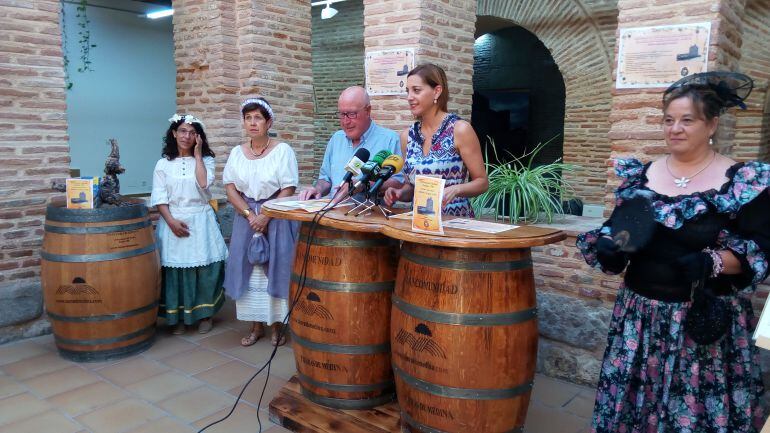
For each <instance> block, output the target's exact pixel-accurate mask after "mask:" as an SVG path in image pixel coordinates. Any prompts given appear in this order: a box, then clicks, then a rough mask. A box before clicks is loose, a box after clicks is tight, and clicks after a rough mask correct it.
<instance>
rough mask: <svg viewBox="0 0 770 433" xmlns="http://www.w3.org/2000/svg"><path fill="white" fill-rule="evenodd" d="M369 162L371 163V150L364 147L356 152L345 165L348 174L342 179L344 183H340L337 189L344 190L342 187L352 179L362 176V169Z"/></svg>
mask: <svg viewBox="0 0 770 433" xmlns="http://www.w3.org/2000/svg"><path fill="white" fill-rule="evenodd" d="M367 161H369V150H368V149H364V148H363V147H362V148H359V149H358V150H356V153H355V154H354V155H353V157H352V158H350V161H348V163H347V164H345V171H346V172H347V173H345V177H343V178H342V182H340V185H339V186H338V187H337V188H342V185H345V184H346V183H347V182H350V179H352V178H353V176H358V175H359V174H361V167H362V166H363V165H364V163H366V162H367Z"/></svg>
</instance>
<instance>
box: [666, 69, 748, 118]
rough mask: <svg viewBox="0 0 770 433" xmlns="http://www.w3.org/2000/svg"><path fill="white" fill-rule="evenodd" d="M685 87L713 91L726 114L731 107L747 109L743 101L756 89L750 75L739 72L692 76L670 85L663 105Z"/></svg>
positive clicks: (719, 72)
mask: <svg viewBox="0 0 770 433" xmlns="http://www.w3.org/2000/svg"><path fill="white" fill-rule="evenodd" d="M684 87H692V88H695V89H697V88H699V87H707V88H710V89H712V90H713V91H714V92H716V94H717V96H719V99H720V100H721V102H722V111H723V112H724V111H725V110H727V109H728V108H731V107H740V108H741V109H742V110H745V109H746V104H745V103H744V102H743V101H745V100H746V98H748V97H749V94H751V90H752V89H753V88H754V81H753V80H752V79H751V78H750V77H749V76H748V75H744V74H741V73H739V72H727V71H713V72H701V73H698V74H692V75H688V76H686V77H684V78H682V79H681V80H679V81H677V82H676V83H674V84H672V85H670V86H669V87H668V89H666V91H665V92H663V103H664V104H665V103H666V102H668V98H669V97H670V95H671V92H673V91H674V90H676V89H680V88H684ZM680 94H681V93H680Z"/></svg>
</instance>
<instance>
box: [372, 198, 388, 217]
mask: <svg viewBox="0 0 770 433" xmlns="http://www.w3.org/2000/svg"><path fill="white" fill-rule="evenodd" d="M374 204H376V205H377V208H378V209H379V210H380V212H382V216H384V217H385V219H386V220H389V219H390V216H391V215H393V211H391V210H390V209H388V208H386V207H384V206H383V205H382V199H380V196H379V194H376V195H375V197H374Z"/></svg>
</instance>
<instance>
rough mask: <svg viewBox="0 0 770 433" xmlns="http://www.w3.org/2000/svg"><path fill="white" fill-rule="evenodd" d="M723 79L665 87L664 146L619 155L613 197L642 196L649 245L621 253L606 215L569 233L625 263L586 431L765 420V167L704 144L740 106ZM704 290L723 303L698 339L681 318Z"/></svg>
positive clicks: (719, 427)
mask: <svg viewBox="0 0 770 433" xmlns="http://www.w3.org/2000/svg"><path fill="white" fill-rule="evenodd" d="M744 77H745V76H744ZM745 79H746V80H748V82H750V79H748V77H745ZM724 83H726V81H723V80H721V79H720V76H719V74H715V73H708V74H703V75H701V74H696V76H691V77H687V78H686V79H683V80H680V81H679V82H677V83H675V84H674V85H672V86H671V87H670V88H669V89H668V90H667V91H666V93H665V94H664V98H663V130H664V136H665V141H666V145H667V147H668V150H669V154H668V155H667V156H665V157H663V158H660V159H658V160H656V161H653V162H648V163H646V164H643V163H641V162H639V161H637V160H635V159H629V160H618V161H616V166H615V171H616V173H617V174H618V176H619V177H620V179H621V181H622V182H621V185H620V187H619V188H618V190H617V191H616V193H615V197H616V205H620V204H621V203H622V202H623V201H624V200H626V199H628V198H631V197H634V196H637V195H639V194H641V195H643V196H646V197H650V198H651V201H652V207H653V209H654V219H655V221H656V223H657V224H656V227H655V233H654V235H653V237H652V240H651V241H650V242H649V244H648V245H647V246H645V247H644V248H642V249H641V250H639V251H638V252H636V253H633V254H626V253H623V252H621V251H619V250H618V248H617V246H616V245H615V243H614V242H613V241H612V240H611V239H610V238H608V237H607V235H608V234H609V233H610V227H611V225H612V218H610V220H608V221H607V222H605V223H604V224H603V226H602V227H601V228H599V229H596V230H593V231H590V232H587V233H584V234H582V235H580V236H578V241H577V245H578V247H579V248H580V249H581V251H582V253H583V255H584V257H585V259H586V261H587V262H588V263H589V264H590V265H592V266H598V267H599V268H600V269H601V270H602V271H604V272H606V273H615V274H617V273H620V272H623V270H624V269H625V272H626V273H625V275H624V281H623V284H622V286H621V288H620V291H619V293H618V296H617V301H616V303H615V308H614V311H613V314H612V317H611V322H610V329H609V336H608V346H607V349H606V351H605V354H604V362H603V363H602V370H601V374H600V377H599V383H598V385H597V394H596V405H595V407H594V414H593V424H592V430H591V431H592V432H595V433H610V432H612V433H616V432H627V433H632V432H633V433H652V432H667V433H673V432H676V433H738V432H741V433H748V432H754V433H755V432H758V431H759V429H760V428H761V426H762V422H763V420H764V414H763V409H762V406H761V404H760V400H761V396H762V394H763V392H764V389H763V386H762V381H761V374H760V370H759V359H758V353H757V349H756V347H755V346H754V344H753V343H752V340H751V336H752V332H753V330H754V328H755V325H756V320H755V317H754V313H753V311H752V307H751V300H750V298H751V295H752V294H753V292H754V290H755V288H756V284H757V283H759V282H761V281H762V280H763V279H764V278H765V277H766V276H767V269H768V254H770V212H768V211H769V210H770V194H769V193H768V190H767V186H768V183H770V166H768V165H767V164H764V163H761V162H746V163H736V162H735V161H733V160H732V159H730V158H728V157H726V156H723V155H720V154H718V153H717V152H716V151H715V150H714V149H713V148H712V146H711V145H710V144H711V138H712V137H713V136H714V134H715V132H716V130H717V125H718V121H719V115H720V114H721V113H722V112H724V110H725V109H726V108H728V107H731V106H736V105H742V100H741V99H740V98H736V96H735V94H734V93H731V92H730V91H726V88H727V86H726V85H724ZM744 97H745V95H744ZM696 290H700V291H702V292H695V291H696ZM705 293H708V294H710V295H715V296H716V297H717V298H716V299H720V300H722V301H723V302H725V304H726V305H727V307H728V308H727V310H728V311H727V313H726V315H724V316H722V317H723V318H724V322H725V323H726V325H727V326H726V330H725V331H724V332H723V333H722V334H721V335H720V336H718V339H717V340H716V341H710V340H707V341H704V340H703V339H702V338H701V337H699V335H702V334H700V333H699V328H698V327H695V326H693V325H692V324H691V323H690V322H688V321H687V316H688V313H690V312H691V311H693V310H692V309H691V307H692V302H691V300H692V299H693V298H692V297H693V296H703V294H705ZM712 299H714V298H712ZM711 319H713V320H714V321H716V320H717V319H716V318H712V317H709V320H711ZM700 329H702V328H700ZM695 340H698V341H700V342H701V343H698V342H696V341H695ZM712 340H713V339H712Z"/></svg>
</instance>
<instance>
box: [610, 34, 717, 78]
mask: <svg viewBox="0 0 770 433" xmlns="http://www.w3.org/2000/svg"><path fill="white" fill-rule="evenodd" d="M710 35H711V23H710V22H706V23H695V24H678V25H670V26H657V27H637V28H628V29H620V39H619V45H618V68H617V76H616V81H615V87H616V88H618V89H628V88H645V87H668V86H669V85H671V84H672V83H674V82H675V81H677V80H679V79H680V78H682V77H686V76H687V75H691V74H695V73H698V72H706V70H707V65H708V54H709V39H710Z"/></svg>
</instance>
